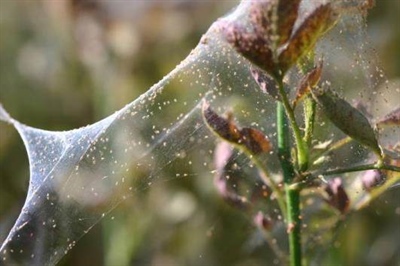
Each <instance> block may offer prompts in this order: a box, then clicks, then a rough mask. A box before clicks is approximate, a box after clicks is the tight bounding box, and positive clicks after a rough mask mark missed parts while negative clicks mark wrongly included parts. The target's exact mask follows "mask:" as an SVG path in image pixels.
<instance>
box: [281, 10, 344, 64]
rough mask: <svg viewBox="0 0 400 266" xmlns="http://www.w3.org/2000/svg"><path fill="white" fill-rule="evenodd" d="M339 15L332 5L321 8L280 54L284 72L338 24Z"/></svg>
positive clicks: (294, 35)
mask: <svg viewBox="0 0 400 266" xmlns="http://www.w3.org/2000/svg"><path fill="white" fill-rule="evenodd" d="M336 19H337V15H336V13H335V12H334V9H333V8H332V7H331V5H330V4H325V5H321V6H319V7H318V8H317V9H315V10H314V12H313V13H312V14H311V15H309V16H308V17H307V18H306V19H305V21H304V22H303V23H302V24H301V25H300V27H299V28H298V29H297V30H296V32H295V33H294V34H293V35H292V37H291V38H290V40H289V43H288V45H287V46H286V48H285V49H284V50H283V51H282V52H281V53H280V54H279V63H280V68H281V70H282V72H286V71H287V70H288V69H289V68H290V66H292V65H293V64H294V63H296V61H297V60H298V59H299V58H300V57H302V56H303V55H304V54H306V53H307V52H308V51H309V50H310V49H311V48H312V47H313V46H314V44H315V43H316V42H317V40H318V39H319V38H320V37H321V36H322V35H323V34H324V33H325V32H327V31H328V30H329V29H330V28H332V27H333V26H334V24H335V23H336Z"/></svg>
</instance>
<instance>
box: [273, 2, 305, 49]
mask: <svg viewBox="0 0 400 266" xmlns="http://www.w3.org/2000/svg"><path fill="white" fill-rule="evenodd" d="M300 2H301V1H300V0H280V1H279V5H278V34H279V42H278V45H282V44H284V43H285V42H287V41H288V40H289V38H290V36H291V35H292V30H293V26H294V23H295V22H296V19H297V13H298V9H299V6H300Z"/></svg>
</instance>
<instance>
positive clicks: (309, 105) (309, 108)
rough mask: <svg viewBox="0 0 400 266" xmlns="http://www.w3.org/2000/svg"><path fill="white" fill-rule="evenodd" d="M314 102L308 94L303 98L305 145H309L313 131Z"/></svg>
mask: <svg viewBox="0 0 400 266" xmlns="http://www.w3.org/2000/svg"><path fill="white" fill-rule="evenodd" d="M316 105H317V104H316V102H315V101H314V99H313V98H312V97H310V96H307V98H306V99H305V100H304V116H305V130H304V131H305V133H304V141H305V143H306V145H307V147H310V146H311V139H312V135H313V131H314V122H315V109H316Z"/></svg>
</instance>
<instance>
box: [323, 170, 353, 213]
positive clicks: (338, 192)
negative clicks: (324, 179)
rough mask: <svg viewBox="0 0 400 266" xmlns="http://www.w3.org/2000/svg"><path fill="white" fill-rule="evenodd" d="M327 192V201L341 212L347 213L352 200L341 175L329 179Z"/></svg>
mask: <svg viewBox="0 0 400 266" xmlns="http://www.w3.org/2000/svg"><path fill="white" fill-rule="evenodd" d="M325 192H326V193H327V198H326V199H325V201H326V202H327V203H328V204H329V205H331V206H332V207H334V208H336V209H338V210H339V211H340V212H341V213H346V212H347V211H348V210H349V206H350V200H349V197H348V196H347V193H346V191H345V190H344V188H343V185H342V180H341V179H340V178H339V177H336V178H334V179H331V180H329V181H328V184H327V185H326V187H325Z"/></svg>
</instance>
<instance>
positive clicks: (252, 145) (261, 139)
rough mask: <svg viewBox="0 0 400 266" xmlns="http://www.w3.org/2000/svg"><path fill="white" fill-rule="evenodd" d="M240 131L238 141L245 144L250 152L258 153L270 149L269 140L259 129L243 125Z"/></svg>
mask: <svg viewBox="0 0 400 266" xmlns="http://www.w3.org/2000/svg"><path fill="white" fill-rule="evenodd" d="M240 133H241V138H240V143H241V144H243V145H244V146H246V148H247V149H248V150H249V151H250V152H251V153H253V154H260V153H263V152H269V151H270V150H271V148H272V147H271V143H270V141H269V140H268V139H267V137H266V136H265V135H264V134H263V133H262V132H261V131H259V130H257V129H254V128H247V127H245V128H243V129H242V130H241V131H240Z"/></svg>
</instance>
